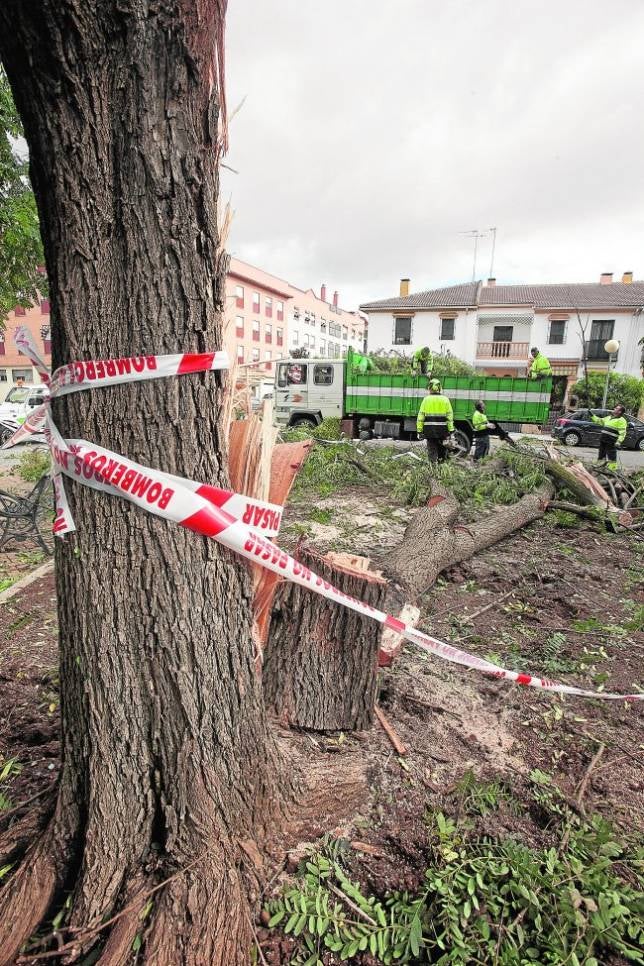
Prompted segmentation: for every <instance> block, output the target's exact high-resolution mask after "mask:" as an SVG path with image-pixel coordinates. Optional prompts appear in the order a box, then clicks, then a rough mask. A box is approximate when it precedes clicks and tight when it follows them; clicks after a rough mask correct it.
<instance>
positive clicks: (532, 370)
mask: <svg viewBox="0 0 644 966" xmlns="http://www.w3.org/2000/svg"><path fill="white" fill-rule="evenodd" d="M530 355H531V356H532V362H531V363H530V365H529V366H528V375H529V376H530V378H531V379H547V378H548V376H551V375H552V366H551V365H550V359H548V358H546V356H544V354H543V352H540V351H539V349H537V347H536V346H534V348H532V349H530Z"/></svg>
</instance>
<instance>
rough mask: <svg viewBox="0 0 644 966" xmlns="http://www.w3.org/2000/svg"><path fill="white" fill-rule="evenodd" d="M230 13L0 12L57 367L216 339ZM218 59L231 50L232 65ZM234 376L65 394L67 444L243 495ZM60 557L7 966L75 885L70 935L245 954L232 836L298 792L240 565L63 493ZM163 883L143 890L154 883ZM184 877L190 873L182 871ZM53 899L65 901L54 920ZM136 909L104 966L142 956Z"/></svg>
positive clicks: (8, 899)
mask: <svg viewBox="0 0 644 966" xmlns="http://www.w3.org/2000/svg"><path fill="white" fill-rule="evenodd" d="M224 9H225V0H196V2H195V3H185V2H182V0H101V2H100V3H99V2H97V0H42V2H30V3H25V2H24V0H4V2H3V3H2V5H0V54H1V56H2V59H3V61H4V63H5V65H6V68H7V72H8V74H9V77H10V81H11V84H12V87H13V90H14V92H15V98H16V102H17V105H18V108H19V110H20V113H21V115H22V118H23V120H24V125H25V131H26V136H27V140H28V143H29V149H30V159H31V174H32V180H33V184H34V189H35V193H36V197H37V200H38V205H39V210H40V216H41V225H42V233H43V238H44V244H45V252H46V260H47V271H48V275H49V279H50V284H51V302H52V340H53V352H54V363H55V365H60V364H61V363H64V362H67V361H71V360H74V359H83V358H85V359H87V358H93V359H94V358H101V357H109V356H112V357H113V356H122V355H128V356H129V355H134V354H137V355H138V354H149V353H154V352H157V353H166V352H170V353H173V352H181V351H203V350H206V349H215V348H218V347H220V346H221V344H222V337H221V336H222V332H221V309H222V303H223V298H224V282H223V275H224V271H225V255H224V253H223V252H222V250H221V249H220V247H219V243H218V232H217V222H216V216H217V192H218V173H217V167H218V156H219V146H218V140H217V139H218V134H217V127H218V116H219V107H218V101H219V95H218V91H219V83H218V81H219V75H220V69H219V68H220V64H221V51H222V49H223V47H222V44H223V41H222V34H223V16H224ZM217 51H218V52H219V54H220V57H219V59H218V58H217V55H216V52H217ZM221 401H222V378H221V377H220V375H219V374H217V373H209V374H206V375H192V376H182V377H181V378H177V379H169V380H158V381H151V382H144V383H139V384H131V385H126V386H117V387H113V388H106V389H100V390H96V391H94V392H83V393H78V394H75V395H72V396H66V397H65V398H64V399H62V400H60V401H58V402H57V403H56V405H55V407H54V413H55V417H56V420H57V423H58V425H59V427H60V429H61V430H62V432H63V435H67V436H70V437H74V436H77V437H78V436H80V437H84V438H86V439H89V440H96V441H97V442H98V443H100V444H102V445H104V446H107V447H110V448H112V449H114V450H116V451H117V452H123V453H124V454H127V455H129V456H131V457H133V458H135V459H137V460H139V461H140V462H142V463H144V464H145V463H147V464H150V465H152V466H157V467H161V468H163V469H164V470H167V471H169V472H171V473H175V474H179V475H186V476H191V477H197V478H198V479H201V480H208V481H211V482H213V483H217V484H224V483H225V482H226V454H225V441H224V439H223V438H222V436H221V434H220V428H219V426H218V423H217V414H218V412H219V410H220V406H221ZM67 486H68V489H69V490H70V491H71V492H70V497H71V502H72V508H73V512H74V516H75V520H76V523H77V526H78V534H77V536H76V537H72V538H67V539H66V540H65V541H64V543H60V544H59V545H58V548H57V554H56V564H57V575H58V576H57V589H58V600H59V619H60V682H61V710H62V749H63V751H62V757H63V761H62V772H61V778H60V785H59V793H58V801H57V805H56V809H55V814H54V816H53V819H52V821H51V823H50V825H49V827H48V829H47V831H46V832H45V833H44V834H43V837H42V838H41V839H40V841H39V842H38V843H37V844H36V845H35V846H34V847H33V848H32V850H31V852H30V853H29V854H28V855H27V856H26V858H25V861H24V863H23V864H22V866H21V867H20V868H19V869H18V871H17V872H16V873H15V875H14V876H13V877H12V879H11V880H10V881H9V884H8V886H7V889H6V890H5V893H4V894H3V896H2V900H1V901H0V963H9V962H12V961H13V958H14V955H15V953H16V950H17V949H18V947H19V946H20V944H21V943H22V942H23V941H24V940H25V939H26V938H27V937H28V936H29V935H30V934H31V932H32V931H33V929H34V928H35V927H36V925H37V924H38V922H39V920H40V919H41V918H42V917H43V915H44V914H45V913H46V912H48V915H52V914H54V913H55V912H56V911H57V908H58V906H57V903H58V902H60V903H61V904H62V902H63V901H64V893H63V892H62V891H61V890H62V889H63V888H65V889H70V890H71V891H72V897H71V916H70V920H69V923H68V924H69V925H71V926H76V927H80V926H83V927H85V926H87V925H88V924H94V925H96V924H97V923H98V924H100V923H101V922H102V921H103V920H104V919H105V918H107V917H109V916H111V915H113V914H114V912H115V911H118V910H119V909H121V908H122V907H123V906H124V904H125V903H126V902H127V901H128V900H129V899H130V898H132V897H133V896H134V897H135V898H136V897H138V900H137V901H138V903H139V905H144V904H145V903H146V902H147V898H146V896H145V895H144V893H145V891H146V888H149V887H150V886H153V885H154V884H155V883H156V882H159V881H161V880H162V879H163V878H165V877H167V876H170V875H173V874H175V875H174V877H173V878H172V880H171V881H170V882H169V884H168V885H167V886H166V887H165V888H164V889H163V890H161V891H160V892H157V893H156V894H155V896H154V906H153V912H152V913H151V917H150V919H149V920H148V922H149V927H148V928H147V932H146V935H145V939H144V947H143V951H144V955H145V958H146V959H147V961H150V962H154V963H155V964H165V963H167V964H172V966H176V964H182V963H194V964H196V963H200V964H204V963H208V964H211V963H221V964H231V963H242V962H245V961H247V955H248V953H247V949H248V945H249V929H250V927H249V918H248V915H247V912H246V911H245V910H246V906H245V899H244V888H243V884H242V881H241V878H240V873H239V867H240V864H241V863H240V862H239V857H238V854H237V851H236V840H237V839H253V840H260V839H261V837H262V835H263V831H264V828H265V827H266V826H267V824H268V823H270V822H271V821H273V817H274V814H275V810H276V809H278V808H279V800H278V797H277V793H278V791H280V790H281V791H283V790H284V788H285V787H286V784H287V783H286V782H285V781H284V776H283V774H282V773H281V771H280V770H279V759H278V756H277V754H276V751H275V748H274V745H273V743H272V741H271V740H270V736H269V735H268V733H267V727H266V719H265V715H264V709H263V701H262V695H261V693H260V690H261V689H260V686H259V682H258V679H257V676H256V674H255V673H254V668H253V648H252V642H251V610H250V600H251V581H250V579H249V576H248V574H247V572H246V571H245V569H244V568H243V566H242V565H240V563H239V562H238V561H237V560H235V559H234V558H233V557H232V555H231V554H230V553H228V551H226V550H225V549H222V548H220V547H219V546H218V545H216V544H214V543H213V542H212V541H207V540H206V539H200V538H198V537H196V536H195V535H194V534H192V533H190V532H188V531H186V530H182V529H181V528H178V527H174V526H171V525H167V524H165V523H164V522H162V521H160V520H159V519H157V518H155V517H153V516H146V515H145V514H144V513H142V512H141V511H140V510H138V509H135V508H134V507H132V506H131V505H129V504H128V503H125V502H119V501H117V500H115V499H113V498H112V497H108V496H104V495H101V494H98V493H96V492H95V491H93V490H90V489H87V488H82V487H78V486H76V485H72V484H70V483H68V484H67ZM143 870H145V873H146V879H145V881H144V882H142V873H143ZM182 870H184V871H182ZM52 903H53V905H52ZM141 928H142V925H141V921H140V920H138V922H137V915H136V909H135V912H134V914H133V915H130V916H124V917H123V918H122V919H120V920H119V921H118V924H117V926H116V928H115V929H114V930H112V932H111V934H110V931H109V930H108V931H104V932H102V933H100V936H99V938H101V937H102V939H101V941H104V940H105V939H106V937H107V936H108V935H109V936H110V938H109V940H108V944H107V946H106V950H107V951H106V952H105V953H104V957H103V959H102V960H101V962H109V963H115V962H125V961H126V959H127V956H128V951H129V949H130V948H131V941H132V935H133V932H132V930H133V929H134V932H136V930H137V929H139V930H140V929H141Z"/></svg>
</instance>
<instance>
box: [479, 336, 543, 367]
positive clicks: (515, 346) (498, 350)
mask: <svg viewBox="0 0 644 966" xmlns="http://www.w3.org/2000/svg"><path fill="white" fill-rule="evenodd" d="M529 353H530V343H529V342H478V343H477V345H476V358H477V359H509V360H510V361H513V362H525V363H526V365H527V359H528V355H529Z"/></svg>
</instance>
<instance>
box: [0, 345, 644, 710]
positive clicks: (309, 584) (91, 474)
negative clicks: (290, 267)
mask: <svg viewBox="0 0 644 966" xmlns="http://www.w3.org/2000/svg"><path fill="white" fill-rule="evenodd" d="M19 331H21V339H20V344H19V345H20V350H21V351H22V352H23V353H24V354H25V355H27V356H29V358H31V359H32V361H35V359H36V353H35V351H34V352H31V350H30V338H29V333H28V332H27V334H26V336H25V334H24V331H25V330H19ZM223 355H224V354H223V353H217V354H215V355H212V356H210V357H205V356H199V357H195V356H188V357H186V356H154V357H147V356H146V357H141V358H145V359H149V358H153V359H155V360H157V364H156V368H153V369H152V373H153V375H152V376H150V375H147V376H145V375H141V374H140V372H139V371H138V370H137V372H136V375H134V374H133V373H132V372H130V373H128V374H126V373H125V372H120V373H118V374H116V375H109V374H107V373H108V366H110V367H111V362H112V361H110V360H107V361H105V362H104V363H102V364H100V365H102V366H103V371H104V372H105V373H106V377H107V378H108V379H109V380H110V382H106V381H99V378H96V379H90V380H89V381H87V380H85V379H84V378H82V379H80V378H79V379H78V380H77V381H76V382H61V381H60V379H61V377H59V373H60V372H61V371H62V370H60V369H59V370H57V371H56V373H54V376H53V378H52V379H51V386H52V393H51V397H50V398H53V397H54V396H55V395H58V394H59V393H61V392H74V391H76V390H78V389H86V388H90V387H92V388H93V387H94V386H96V385H110V384H114V383H115V382H129V381H131V380H132V379H140V378H156V377H157V375H158V374H159V370H160V369H161V368H163V367H164V366H165V365H166V364H165V363H163V362H161V361H160V360H174V361H173V362H168V363H167V366H166V369H165V371H164V373H163V374H164V375H180V374H181V371H184V372H202V371H206V370H207V369H210V368H222V367H223V365H224V364H225V363H223V364H220V365H217V366H216V365H214V364H209V365H206V364H205V361H204V364H203V365H202V366H200V365H199V364H198V363H197V362H194V363H190V364H189V365H194V368H184V369H183V370H180V365H179V366H177V363H176V360H180V359H186V358H188V359H193V360H194V359H203V360H205V359H206V358H210V359H211V360H214V359H215V357H216V356H220V357H221V356H223ZM39 361H41V360H39ZM113 361H114V362H116V361H117V360H113ZM89 365H93V366H94V367H96V366H98V365H99V363H73V364H71V365H69V366H65V367H63V369H64V370H66V371H68V372H69V371H73V372H74V373H77V372H80V371H81V367H83V366H84V367H85V369H82V371H83V372H86V369H87V366H89ZM77 367H78V368H77ZM94 372H96V369H94ZM100 378H101V379H104V378H105V377H103V376H101V377H100ZM57 380H58V381H57ZM59 385H60V386H61V387H62V386H65V388H64V389H63V388H57V387H58V386H59ZM48 405H49V403H48V402H47V403H46V404H45V408H48ZM46 422H47V425H46V426H45V435H46V437H47V440H48V443H49V446H50V449H51V453H52V458H53V464H54V474H53V476H54V487H55V488H56V487H57V486H59V487H60V489H61V490H62V492H63V493H64V489H63V488H62V483H61V482H60V474H61V473H62V474H65V475H66V476H69V477H71V478H72V479H75V480H77V481H78V482H79V483H82V484H83V485H84V486H92V487H95V488H97V489H101V490H104V491H106V492H108V493H111V494H113V495H114V496H120V497H122V498H124V499H126V500H129V501H130V502H131V503H134V504H136V505H137V506H140V507H141V508H142V509H144V510H147V512H148V513H153V514H155V515H156V516H160V517H163V518H164V519H166V520H172V521H174V522H175V523H178V524H180V525H181V526H183V527H186V528H187V529H189V530H194V531H195V533H199V534H201V535H202V536H205V537H210V538H213V539H215V540H217V541H219V543H222V544H224V545H225V546H226V547H229V548H230V549H231V550H234V551H235V552H236V553H238V554H240V555H241V556H242V557H246V558H247V559H248V560H251V561H252V562H253V563H256V564H260V565H261V566H262V567H265V568H266V569H267V570H271V571H273V572H274V573H277V574H279V575H280V576H281V577H283V578H284V579H286V580H290V581H292V582H293V583H296V584H299V585H300V586H302V587H306V588H308V589H309V590H312V591H314V592H315V593H317V594H320V595H321V596H322V597H326V598H327V599H328V600H333V601H335V602H336V603H338V604H342V605H343V606H344V607H348V608H350V609H351V610H353V611H356V612H357V613H359V614H363V615H364V616H365V617H370V618H372V619H373V620H376V621H378V623H380V624H383V625H384V626H385V627H388V628H390V629H392V630H393V631H395V632H397V633H399V634H400V635H401V636H402V637H404V638H405V639H406V640H408V641H410V642H411V643H412V644H416V645H417V646H418V647H420V648H421V649H423V650H424V651H427V652H428V653H429V654H433V655H437V656H438V657H441V658H443V659H444V660H446V661H450V662H452V663H453V664H460V665H462V666H463V667H468V668H475V669H476V670H479V671H483V672H485V673H486V674H489V675H492V676H493V677H495V678H499V679H504V680H507V681H515V682H516V683H517V684H522V685H524V686H526V687H532V688H538V689H540V690H544V691H551V692H556V693H560V694H570V695H576V696H579V697H585V698H602V699H604V700H612V701H641V700H644V694H607V693H605V692H599V691H586V690H584V689H583V688H576V687H573V686H571V685H567V684H559V683H558V682H556V681H550V680H547V679H545V678H540V677H538V676H535V675H532V674H524V673H519V672H517V671H509V670H506V669H505V668H500V667H498V666H497V665H496V664H492V663H491V662H490V661H485V660H484V659H483V658H479V657H476V656H475V655H473V654H469V653H468V652H467V651H462V650H461V649H460V648H457V647H452V646H451V645H450V644H446V643H444V642H443V641H439V640H437V639H436V638H434V637H430V636H429V635H428V634H424V633H423V632H422V631H419V630H416V629H414V628H413V627H409V626H408V625H407V624H404V623H403V622H402V621H399V620H397V619H396V618H395V617H391V616H390V615H389V614H386V613H385V612H384V611H380V610H377V609H375V608H373V607H371V606H370V605H368V604H364V603H362V601H359V600H357V599H356V598H355V597H351V596H349V595H348V594H344V593H343V592H342V591H341V590H338V588H337V587H334V586H333V585H332V584H330V583H328V582H327V581H325V580H323V579H322V578H321V577H319V576H318V575H317V574H315V573H313V572H312V571H311V570H309V569H308V568H307V567H305V566H304V565H303V564H301V563H299V562H298V561H297V560H295V559H294V558H293V557H291V556H290V555H289V554H287V553H286V552H285V551H283V550H280V548H279V547H278V546H276V544H274V543H273V542H272V541H270V540H268V539H267V536H268V535H272V534H274V533H276V532H277V529H278V527H279V517H278V518H277V519H276V518H274V517H271V516H270V514H271V512H277V513H281V508H280V507H275V506H272V505H271V504H266V503H261V501H258V500H251V499H250V498H247V497H245V496H242V495H240V494H234V493H230V492H229V491H226V490H220V489H218V488H216V487H209V486H206V485H205V484H201V483H197V482H195V481H193V480H187V479H184V478H182V477H177V476H171V475H170V474H168V473H163V472H162V471H160V470H155V469H151V468H150V467H147V466H143V465H141V464H139V463H135V462H134V461H133V460H130V459H128V458H127V457H125V456H120V455H119V454H118V453H113V452H111V451H110V450H107V449H105V448H104V447H101V446H97V445H96V444H94V443H89V442H87V441H86V440H64V439H63V438H62V437H61V435H60V433H59V432H58V430H57V429H56V427H55V426H54V424H53V421H52V419H51V414H50V413H49V412H47V416H46ZM18 435H19V433H16V434H15V436H14V437H12V439H11V440H9V442H8V443H7V444H5V446H11V445H14V441H16V436H18ZM57 478H58V483H57V482H56V479H57ZM55 492H56V500H57V518H56V522H55V524H54V531H55V532H56V533H57V534H58V535H62V533H64V532H66V529H69V527H67V526H66V523H67V517H68V516H69V509H68V508H66V506H65V505H63V504H62V503H61V502H59V494H58V490H57V489H55ZM64 502H65V504H66V500H65V501H64ZM262 511H264V512H265V513H266V514H267V515H266V516H265V517H262ZM66 514H67V517H66ZM69 519H71V518H69ZM72 527H73V523H72ZM262 529H263V533H260V532H258V530H262Z"/></svg>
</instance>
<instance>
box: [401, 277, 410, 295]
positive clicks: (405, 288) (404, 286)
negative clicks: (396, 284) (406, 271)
mask: <svg viewBox="0 0 644 966" xmlns="http://www.w3.org/2000/svg"><path fill="white" fill-rule="evenodd" d="M408 295H409V279H408V278H401V279H400V297H401V299H404V298H407V296H408Z"/></svg>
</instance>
